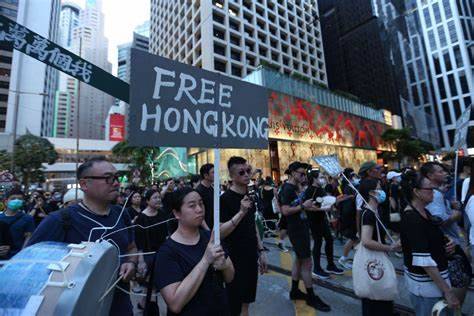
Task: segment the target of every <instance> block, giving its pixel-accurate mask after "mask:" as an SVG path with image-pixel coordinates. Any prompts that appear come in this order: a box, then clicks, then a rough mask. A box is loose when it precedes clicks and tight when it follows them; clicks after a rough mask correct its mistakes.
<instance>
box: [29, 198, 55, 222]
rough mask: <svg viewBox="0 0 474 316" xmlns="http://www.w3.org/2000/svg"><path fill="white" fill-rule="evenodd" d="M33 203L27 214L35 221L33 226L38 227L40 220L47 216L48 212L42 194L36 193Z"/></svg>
mask: <svg viewBox="0 0 474 316" xmlns="http://www.w3.org/2000/svg"><path fill="white" fill-rule="evenodd" d="M34 202H35V204H34V205H33V207H32V208H31V210H30V212H29V214H30V215H31V216H32V217H33V219H34V221H35V226H36V227H38V226H39V224H40V223H41V221H42V220H43V219H44V218H45V217H46V216H48V214H49V213H50V211H49V208H48V206H47V205H46V199H45V198H44V196H43V195H42V194H38V195H36V197H35V198H34Z"/></svg>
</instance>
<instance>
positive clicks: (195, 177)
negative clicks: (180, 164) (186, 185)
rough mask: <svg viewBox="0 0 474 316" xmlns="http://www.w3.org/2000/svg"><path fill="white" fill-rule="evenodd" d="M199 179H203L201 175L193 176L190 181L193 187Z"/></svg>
mask: <svg viewBox="0 0 474 316" xmlns="http://www.w3.org/2000/svg"><path fill="white" fill-rule="evenodd" d="M199 179H201V177H200V176H199V175H197V174H193V175H192V176H191V179H190V182H191V185H192V184H193V183H197V182H199Z"/></svg>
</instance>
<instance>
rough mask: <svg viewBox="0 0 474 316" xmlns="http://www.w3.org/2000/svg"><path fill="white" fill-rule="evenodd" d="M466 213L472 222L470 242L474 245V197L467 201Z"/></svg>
mask: <svg viewBox="0 0 474 316" xmlns="http://www.w3.org/2000/svg"><path fill="white" fill-rule="evenodd" d="M465 212H466V214H467V217H468V218H469V221H470V222H471V229H470V231H469V242H470V244H471V245H474V195H471V197H470V198H469V201H467V204H466V209H465Z"/></svg>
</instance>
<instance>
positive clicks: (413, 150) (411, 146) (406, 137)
mask: <svg viewBox="0 0 474 316" xmlns="http://www.w3.org/2000/svg"><path fill="white" fill-rule="evenodd" d="M382 139H383V140H384V141H385V142H387V143H389V144H391V145H392V146H393V147H394V148H395V152H393V153H388V157H387V155H386V157H385V158H388V159H394V160H397V161H399V162H401V161H402V159H403V158H410V159H413V160H418V159H419V158H420V157H421V156H422V155H425V154H427V153H429V152H430V151H432V150H434V147H433V145H432V144H430V143H428V142H425V141H423V140H421V139H416V138H414V137H412V136H411V131H410V129H409V128H402V129H393V128H390V129H388V130H386V131H385V132H384V133H383V134H382Z"/></svg>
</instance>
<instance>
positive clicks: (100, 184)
mask: <svg viewBox="0 0 474 316" xmlns="http://www.w3.org/2000/svg"><path fill="white" fill-rule="evenodd" d="M472 164H473V162H472V159H469V158H462V159H461V160H460V162H459V173H458V175H457V177H456V178H457V179H458V180H457V182H456V183H454V181H453V179H454V177H453V172H452V169H453V168H452V166H450V165H447V164H444V163H439V162H428V163H425V164H423V165H422V166H421V167H420V168H419V169H418V170H417V169H412V168H404V169H402V170H387V168H385V167H384V166H381V165H379V164H377V163H376V162H373V161H369V162H365V163H363V164H362V165H361V166H359V168H358V170H357V171H356V170H355V169H357V168H355V169H353V168H346V169H345V170H344V172H343V174H341V176H339V177H331V176H329V175H327V174H326V173H325V172H324V170H320V169H317V168H313V167H312V166H311V165H309V164H306V163H303V162H297V161H296V162H292V163H291V164H290V165H289V166H288V167H287V169H286V170H285V172H284V173H285V175H286V176H285V177H284V181H283V182H282V183H275V182H274V181H273V179H272V178H270V177H263V174H262V171H261V170H259V169H253V168H252V166H250V164H249V163H248V162H247V161H246V160H245V158H243V157H231V158H230V159H229V161H228V163H227V169H228V178H229V181H228V182H227V181H226V182H225V184H223V185H222V186H221V187H220V188H218V190H219V191H220V192H219V193H220V235H221V240H222V243H221V245H219V246H216V245H214V243H213V234H212V233H211V231H212V230H213V228H214V222H213V210H214V190H215V188H214V187H213V183H214V166H213V165H212V164H205V165H203V166H202V167H201V168H200V173H199V175H194V176H192V177H190V178H180V179H167V180H165V181H163V182H161V183H157V184H154V185H152V186H149V187H138V186H137V187H135V186H129V187H126V188H120V183H119V181H118V175H117V170H116V169H115V168H114V166H113V165H112V164H111V163H109V162H108V161H107V160H106V159H105V158H103V157H96V158H93V159H90V160H88V161H87V162H85V163H84V164H82V165H81V166H80V167H79V169H78V171H77V177H78V179H79V184H80V187H81V189H79V190H76V189H71V190H69V191H67V192H66V193H64V194H62V193H61V192H54V193H49V192H43V191H41V190H35V191H33V192H30V194H29V195H28V196H27V195H25V193H24V192H23V191H21V190H20V189H19V188H13V189H11V190H9V191H8V192H5V195H4V198H3V204H2V206H3V212H1V213H0V259H1V260H8V259H10V258H11V257H12V256H14V255H15V254H16V253H18V252H19V251H20V250H21V249H22V248H24V247H26V246H28V245H31V244H34V243H37V242H41V241H61V242H67V243H80V242H81V241H87V240H89V239H91V240H97V239H100V238H101V236H102V235H103V233H104V232H103V231H100V230H95V231H92V229H93V228H94V227H97V226H103V227H114V230H118V231H120V232H117V233H114V234H113V235H111V237H110V239H111V240H112V241H113V243H114V244H115V245H116V246H117V247H118V248H119V251H120V254H122V255H125V254H129V255H132V254H134V253H138V254H139V255H137V256H122V257H121V267H120V271H119V273H120V276H121V278H122V279H121V281H120V283H119V287H120V290H119V287H117V290H116V291H115V292H114V299H113V303H112V307H111V315H131V314H132V305H131V301H130V295H129V294H131V295H134V294H142V299H141V300H140V301H139V302H138V308H139V309H142V310H144V311H145V313H146V314H147V315H156V314H157V313H159V308H158V302H157V300H156V295H155V294H156V293H158V292H159V293H160V295H161V297H162V298H163V300H164V302H165V303H166V306H167V313H168V315H248V314H249V304H251V303H253V302H255V299H256V293H257V283H258V274H259V273H265V272H267V255H266V251H268V249H267V248H266V247H265V245H264V243H263V239H265V238H274V240H276V241H277V246H278V248H279V249H280V250H281V251H283V252H288V251H289V249H288V248H287V246H286V245H288V243H287V241H286V239H287V237H288V239H289V242H290V243H291V249H292V251H293V252H294V260H293V267H292V271H291V278H292V284H291V288H290V290H289V299H291V300H304V301H306V303H307V304H308V305H309V306H312V307H313V308H315V309H317V310H321V311H325V312H328V311H330V310H331V307H330V306H329V305H328V304H327V302H324V301H323V300H322V299H321V298H320V297H319V296H318V295H317V290H316V292H315V287H314V284H313V278H318V279H328V278H330V276H331V275H341V274H344V270H350V269H351V268H352V263H351V259H350V258H351V256H352V255H353V252H354V251H355V249H356V247H357V246H358V245H359V244H360V245H361V246H363V247H365V248H367V249H370V250H372V251H379V252H384V253H392V254H393V255H394V256H398V257H403V263H404V275H405V276H404V278H405V282H406V285H407V289H408V291H409V293H410V301H411V303H412V307H413V309H414V310H415V312H416V315H423V316H424V315H431V310H432V308H433V306H434V305H435V303H436V302H437V301H439V300H440V299H443V298H444V299H445V300H446V301H447V303H448V306H449V308H450V309H457V308H460V307H461V306H462V304H463V302H464V300H465V297H466V293H467V290H468V286H469V285H470V283H471V265H470V263H469V262H470V260H471V258H472V256H474V226H473V224H474V197H473V193H474V181H471V177H472V176H471V170H472ZM354 167H356V166H354ZM65 222H67V228H65ZM116 223H117V225H114V224H116ZM131 225H135V226H136V227H135V228H134V229H126V227H129V226H131ZM387 228H388V230H387ZM104 229H105V228H104ZM94 233H95V234H94ZM90 235H91V236H90ZM387 235H390V236H387ZM335 238H339V239H341V240H345V242H344V246H343V253H342V256H341V257H340V258H339V259H338V260H337V261H336V258H335V257H334V240H335ZM323 244H324V253H325V257H326V259H327V260H326V261H327V265H325V266H323V265H322V262H321V261H322V260H321V256H322V248H323ZM300 280H301V281H302V282H303V284H304V288H305V291H302V290H300V287H299V283H300ZM145 292H151V293H153V295H148V296H147V297H146V298H145V296H144V295H143V293H145ZM150 297H151V299H150ZM361 299H362V314H363V315H391V314H393V313H394V304H393V301H380V300H374V299H370V298H367V297H361Z"/></svg>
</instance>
